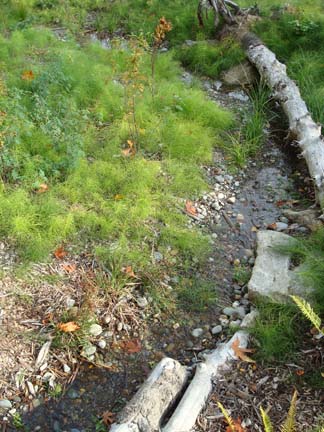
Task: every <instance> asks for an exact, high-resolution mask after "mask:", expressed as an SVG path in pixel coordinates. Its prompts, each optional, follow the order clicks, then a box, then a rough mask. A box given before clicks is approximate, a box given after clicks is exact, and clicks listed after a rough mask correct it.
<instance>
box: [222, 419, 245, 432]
mask: <svg viewBox="0 0 324 432" xmlns="http://www.w3.org/2000/svg"><path fill="white" fill-rule="evenodd" d="M233 431H235V432H245V431H246V429H244V427H243V426H242V420H241V419H240V418H238V419H236V420H235V419H233V420H232V427H231V426H227V427H226V432H233Z"/></svg>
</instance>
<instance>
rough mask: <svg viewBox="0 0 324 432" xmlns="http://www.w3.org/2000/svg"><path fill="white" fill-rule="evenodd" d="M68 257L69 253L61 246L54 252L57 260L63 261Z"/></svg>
mask: <svg viewBox="0 0 324 432" xmlns="http://www.w3.org/2000/svg"><path fill="white" fill-rule="evenodd" d="M66 255H67V252H66V251H65V250H64V248H63V246H60V247H59V248H57V249H56V250H55V251H54V256H55V258H56V259H63V258H64V257H65V256H66Z"/></svg>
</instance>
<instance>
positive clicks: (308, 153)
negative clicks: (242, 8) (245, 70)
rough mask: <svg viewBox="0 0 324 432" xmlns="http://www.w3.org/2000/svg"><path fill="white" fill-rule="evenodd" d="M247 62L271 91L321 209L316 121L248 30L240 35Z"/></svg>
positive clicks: (323, 146)
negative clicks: (282, 112) (277, 102)
mask: <svg viewBox="0 0 324 432" xmlns="http://www.w3.org/2000/svg"><path fill="white" fill-rule="evenodd" d="M242 44H243V47H244V49H245V51H246V53H247V56H248V58H249V60H250V62H251V63H252V64H253V65H254V66H255V67H256V68H257V70H258V71H259V73H260V76H261V78H262V79H263V80H264V81H265V82H266V83H267V84H268V86H269V87H270V89H272V91H273V97H274V98H275V99H276V100H277V101H279V103H280V104H281V106H282V108H283V110H284V112H285V114H286V115H287V117H288V120H289V128H290V135H291V136H293V137H294V139H295V141H296V142H297V143H298V145H299V147H300V149H301V155H302V156H303V157H304V158H305V160H306V163H307V166H308V170H309V173H310V175H311V177H312V179H313V181H314V184H315V188H316V193H317V200H318V202H319V204H320V206H321V209H322V210H324V140H323V137H322V128H321V125H319V124H316V123H315V122H314V120H313V119H312V116H311V114H310V113H309V111H308V109H307V106H306V103H305V102H304V100H303V99H302V97H301V95H300V91H299V89H298V87H297V85H296V84H295V82H294V81H293V80H292V79H290V78H289V77H288V76H287V68H286V66H285V65H284V64H282V63H280V62H279V61H278V60H277V58H276V56H275V54H274V53H273V52H272V51H270V50H269V49H268V48H267V47H266V46H265V45H264V44H263V43H262V41H261V40H260V39H259V38H258V37H256V36H255V35H254V34H252V33H246V34H245V35H244V36H243V37H242Z"/></svg>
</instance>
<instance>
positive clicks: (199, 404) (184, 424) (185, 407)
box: [162, 323, 249, 432]
mask: <svg viewBox="0 0 324 432" xmlns="http://www.w3.org/2000/svg"><path fill="white" fill-rule="evenodd" d="M242 324H243V323H242ZM237 339H238V340H239V346H240V348H246V347H247V344H248V339H249V335H248V333H247V332H245V331H242V330H240V331H238V332H236V333H235V334H234V336H233V337H232V338H231V340H230V341H229V342H227V343H226V344H223V345H221V346H220V347H219V348H217V349H215V350H214V351H212V352H211V354H208V355H206V356H205V361H204V362H202V363H199V364H198V366H197V369H196V373H195V376H194V378H193V380H192V382H191V383H190V385H189V387H188V388H187V390H186V392H185V394H184V395H183V397H182V399H181V401H180V403H179V405H178V406H177V408H176V410H175V412H174V414H173V415H172V416H171V418H170V420H169V421H168V423H167V424H166V426H165V427H164V428H163V429H162V432H189V431H191V430H192V428H193V427H194V425H195V423H196V420H197V417H198V415H199V414H200V412H201V410H202V409H203V408H204V406H205V404H206V401H207V399H208V396H209V395H210V393H211V391H212V380H213V379H214V378H217V377H219V376H221V375H222V374H223V373H224V370H226V369H228V368H229V367H230V364H231V360H236V359H237V357H236V356H235V353H234V351H233V349H232V345H233V342H234V341H236V340H237Z"/></svg>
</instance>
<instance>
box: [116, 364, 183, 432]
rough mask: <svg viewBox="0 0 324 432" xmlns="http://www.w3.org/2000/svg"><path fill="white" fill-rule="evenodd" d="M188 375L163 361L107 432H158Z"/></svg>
mask: <svg viewBox="0 0 324 432" xmlns="http://www.w3.org/2000/svg"><path fill="white" fill-rule="evenodd" d="M187 378H188V375H187V371H186V368H185V367H184V366H181V364H180V363H179V362H177V361H176V360H173V359H170V358H165V359H163V360H161V361H160V363H159V364H158V365H157V366H156V367H155V369H154V370H153V371H152V373H151V375H150V376H149V377H148V379H147V380H146V382H145V383H144V384H143V386H142V387H141V388H140V389H139V391H138V392H137V393H136V394H135V396H134V397H133V399H132V400H131V401H130V402H129V403H128V404H127V405H126V407H125V408H124V409H123V410H122V411H121V413H120V414H119V416H118V418H117V422H116V423H114V424H113V425H112V426H111V429H110V431H111V432H158V431H160V422H161V420H162V419H163V416H164V415H165V413H166V412H167V411H168V410H169V408H170V407H171V405H172V404H173V402H174V401H175V400H176V398H177V397H178V395H179V393H180V392H181V390H182V389H183V387H184V385H185V383H186V381H187Z"/></svg>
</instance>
